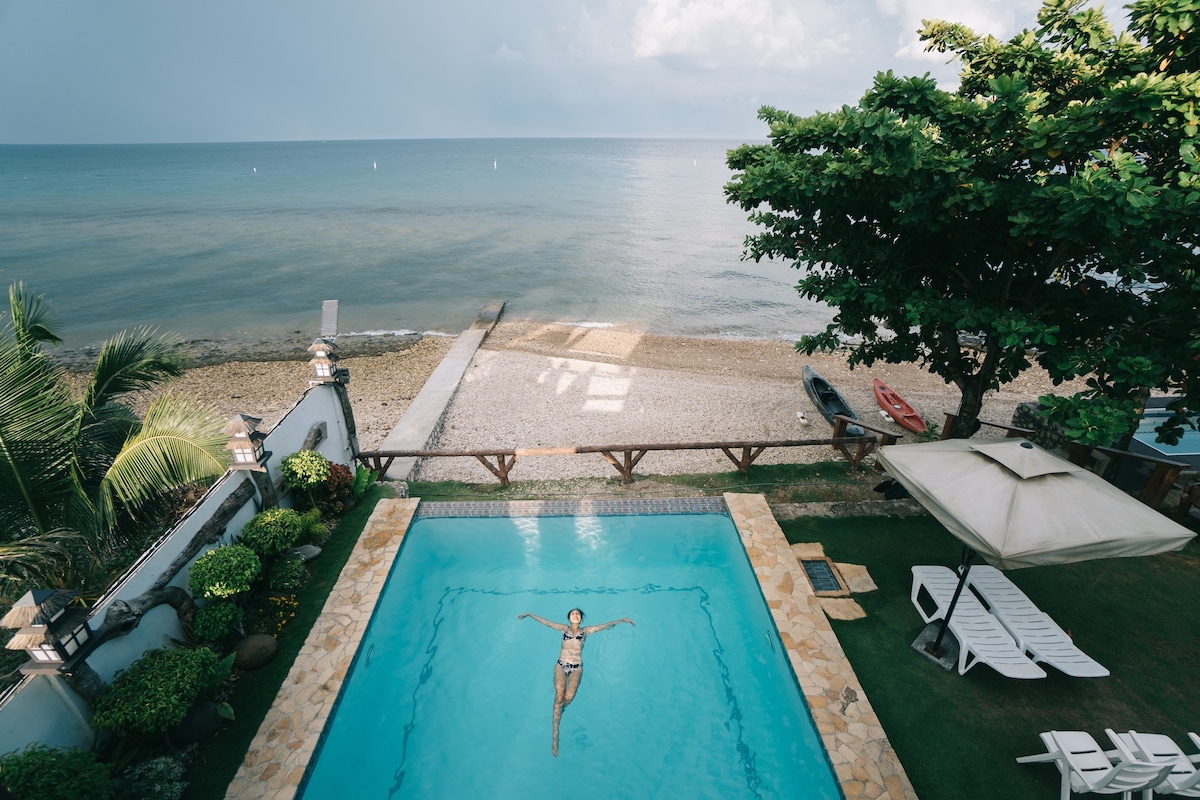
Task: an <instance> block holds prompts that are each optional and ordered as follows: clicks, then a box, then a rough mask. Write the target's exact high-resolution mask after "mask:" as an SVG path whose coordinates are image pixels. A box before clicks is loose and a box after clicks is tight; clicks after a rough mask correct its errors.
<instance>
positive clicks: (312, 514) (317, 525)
mask: <svg viewBox="0 0 1200 800" xmlns="http://www.w3.org/2000/svg"><path fill="white" fill-rule="evenodd" d="M300 522H301V523H302V524H303V525H304V532H303V533H301V534H300V541H301V542H311V543H312V544H315V545H316V546H317V547H324V546H325V543H326V542H328V541H329V533H330V531H329V526H328V525H326V524H325V520H324V519H322V514H321V509H319V508H310V509H309V510H308V511H305V512H304V513H303V514H301V515H300Z"/></svg>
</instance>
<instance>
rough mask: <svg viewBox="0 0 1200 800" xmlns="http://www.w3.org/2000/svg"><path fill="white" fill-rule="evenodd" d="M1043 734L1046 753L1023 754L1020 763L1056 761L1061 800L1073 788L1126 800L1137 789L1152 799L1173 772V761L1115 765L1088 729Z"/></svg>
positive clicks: (1068, 794) (1067, 799)
mask: <svg viewBox="0 0 1200 800" xmlns="http://www.w3.org/2000/svg"><path fill="white" fill-rule="evenodd" d="M1041 737H1042V743H1043V744H1045V745H1046V752H1045V753H1038V754H1036V755H1032V756H1021V757H1020V758H1018V759H1017V763H1018V764H1036V763H1038V762H1045V761H1053V762H1054V763H1055V765H1056V766H1057V767H1058V770H1059V772H1061V773H1062V784H1061V792H1060V793H1059V796H1060V800H1071V792H1072V791H1074V792H1079V793H1080V794H1088V793H1094V794H1119V795H1121V797H1122V798H1124V800H1132V797H1133V793H1134V792H1142V797H1143V798H1145V800H1150V798H1151V797H1152V796H1153V791H1154V787H1155V786H1157V785H1159V784H1160V783H1162V781H1163V778H1165V777H1166V776H1167V775H1168V774H1169V773H1170V772H1171V765H1170V764H1154V763H1150V762H1146V761H1118V762H1117V763H1115V764H1114V763H1113V762H1112V761H1110V760H1109V757H1108V754H1107V753H1105V751H1103V750H1101V749H1100V745H1098V744H1097V743H1096V740H1095V739H1093V738H1092V735H1091V734H1090V733H1088V732H1087V731H1047V732H1046V733H1043V734H1041Z"/></svg>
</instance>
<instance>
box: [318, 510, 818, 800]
mask: <svg viewBox="0 0 1200 800" xmlns="http://www.w3.org/2000/svg"><path fill="white" fill-rule="evenodd" d="M574 606H579V607H581V608H583V609H584V611H585V612H587V619H586V620H585V623H584V624H585V625H586V624H595V623H600V622H605V621H608V620H611V619H617V618H620V617H626V616H628V617H631V618H633V619H634V621H635V622H636V623H637V627H636V628H630V627H629V626H624V625H622V626H619V627H617V628H614V629H612V630H610V631H604V632H602V633H598V634H596V635H594V637H592V638H590V639H589V641H588V643H587V647H586V659H585V664H586V675H585V678H584V679H583V682H582V686H581V688H580V691H579V695H578V697H577V698H576V700H575V702H574V703H573V704H572V705H571V706H570V707H569V708H568V709H567V710H566V712H565V713H564V715H563V721H562V732H561V738H562V741H561V746H560V755H559V758H557V759H555V758H553V757H552V756H551V755H550V717H551V708H552V703H553V689H552V685H551V676H552V665H553V663H554V660H555V658H556V657H557V655H558V645H559V639H560V637H559V636H558V634H557V633H556V632H555V631H553V630H550V629H548V628H545V627H543V626H541V625H538V624H537V623H535V622H533V621H531V620H524V621H518V620H517V615H518V614H521V613H523V612H532V613H535V614H538V615H540V616H544V617H547V618H549V619H552V620H556V621H559V620H564V621H565V616H566V612H567V610H568V609H569V608H571V607H574ZM563 792H568V793H570V794H571V795H572V796H575V797H582V798H587V797H597V798H608V797H616V796H622V797H653V796H660V795H662V796H667V795H669V796H679V797H721V798H726V797H733V798H735V797H746V798H750V797H777V796H787V797H810V798H838V797H841V796H842V795H841V792H840V790H839V788H838V785H837V781H836V779H835V778H834V776H833V774H832V771H831V768H830V766H829V762H828V759H827V757H826V755H825V752H824V749H823V746H822V744H821V741H820V738H819V737H818V735H817V733H816V730H815V728H814V725H813V723H812V720H811V718H810V716H809V712H808V708H807V705H806V704H805V701H804V699H803V697H802V696H801V694H800V692H799V689H798V687H797V684H796V680H795V677H794V675H793V674H792V672H791V668H790V667H789V665H788V661H787V658H786V655H785V653H784V649H783V646H782V644H781V642H780V640H779V636H778V633H777V632H776V630H775V627H774V624H773V623H772V621H771V618H770V615H769V613H768V610H767V608H766V606H765V604H764V602H763V599H762V595H761V593H760V590H759V587H758V583H757V580H756V578H755V576H754V574H753V572H752V571H751V569H750V566H749V564H748V562H747V558H746V553H745V551H744V549H743V548H742V546H741V543H740V542H739V540H738V535H737V532H736V530H735V528H734V526H733V524H732V522H731V520H730V519H729V518H728V517H727V516H724V515H721V514H681V515H662V516H657V515H656V516H577V517H519V518H497V517H488V518H475V519H463V518H452V519H438V518H431V519H418V520H417V521H416V522H415V523H414V524H413V525H412V527H411V528H410V530H409V532H408V535H407V537H406V539H405V542H404V545H403V548H402V551H401V557H400V558H398V559H397V561H396V564H395V566H394V568H393V572H392V575H391V577H390V579H389V582H388V586H387V588H386V589H385V591H384V593H383V595H382V597H381V598H380V601H379V605H378V606H377V608H376V611H375V615H374V617H373V619H372V622H371V625H370V628H369V629H368V631H367V634H366V636H365V637H364V639H363V642H362V644H361V646H360V648H359V651H358V655H357V657H356V659H355V663H354V666H353V669H352V672H351V674H350V676H349V678H348V679H347V682H346V685H345V688H344V689H343V693H342V696H341V698H340V700H339V703H338V707H337V709H336V711H335V714H334V716H333V718H332V720H331V721H330V723H329V725H328V726H327V729H326V732H325V736H324V738H323V741H322V744H321V746H320V748H319V751H318V754H317V758H315V759H314V762H313V763H312V764H311V765H310V773H309V775H308V778H307V781H306V783H305V785H304V788H303V796H304V797H305V798H309V800H312V798H322V797H334V796H336V797H450V796H482V797H489V798H509V797H522V798H525V797H540V796H547V795H551V794H560V793H563Z"/></svg>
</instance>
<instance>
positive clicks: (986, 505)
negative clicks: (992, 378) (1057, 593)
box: [878, 439, 1195, 569]
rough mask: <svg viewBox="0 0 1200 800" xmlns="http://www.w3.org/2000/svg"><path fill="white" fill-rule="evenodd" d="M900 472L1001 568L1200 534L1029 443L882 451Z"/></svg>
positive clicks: (884, 460)
mask: <svg viewBox="0 0 1200 800" xmlns="http://www.w3.org/2000/svg"><path fill="white" fill-rule="evenodd" d="M878 461H879V463H880V464H882V465H883V467H884V468H885V469H886V470H887V471H888V474H890V475H891V476H892V477H893V478H895V479H896V480H897V481H899V482H900V483H901V484H902V485H903V486H904V488H906V489H908V491H909V493H911V494H912V496H913V497H914V498H915V499H916V500H917V501H918V502H919V503H920V504H921V505H923V506H924V507H925V508H926V509H927V510H928V511H929V512H930V513H931V514H933V515H934V517H936V518H937V519H938V521H939V522H941V523H942V524H943V525H944V526H945V527H946V529H947V530H949V531H950V532H951V533H952V534H954V535H955V536H956V537H957V538H958V539H960V540H961V541H962V542H963V543H964V544H965V545H967V547H969V548H971V549H972V550H973V551H975V552H976V553H978V554H979V555H981V556H983V558H984V559H985V560H986V561H988V562H989V563H990V564H992V565H993V566H995V567H998V568H1000V569H1017V568H1019V567H1032V566H1043V565H1047V564H1069V563H1072V562H1075V561H1088V560H1091V559H1094V558H1114V557H1117V556H1148V555H1154V554H1155V553H1165V552H1169V551H1171V550H1178V549H1180V548H1181V547H1183V546H1184V545H1185V544H1187V543H1188V542H1189V541H1190V540H1191V539H1192V537H1193V536H1195V534H1194V533H1192V532H1191V531H1189V530H1188V529H1187V528H1185V527H1183V526H1182V525H1180V524H1178V523H1176V522H1174V521H1173V520H1170V519H1168V518H1167V517H1165V516H1163V515H1162V514H1160V513H1158V512H1157V511H1155V510H1154V509H1152V508H1150V507H1149V506H1146V505H1144V504H1142V503H1140V502H1138V501H1137V500H1135V499H1134V498H1132V497H1130V496H1129V495H1127V494H1125V493H1124V492H1122V491H1121V490H1120V489H1118V488H1116V487H1115V486H1113V485H1111V484H1109V483H1107V482H1106V481H1104V479H1102V478H1101V477H1099V476H1098V475H1094V474H1092V473H1091V472H1088V471H1087V470H1086V469H1084V468H1083V467H1080V466H1077V465H1075V464H1072V463H1071V462H1069V461H1067V460H1065V459H1062V458H1059V457H1058V456H1056V455H1054V454H1053V453H1050V452H1047V451H1046V450H1043V449H1042V448H1040V447H1038V446H1037V445H1035V444H1033V443H1031V442H1028V441H1026V440H1024V439H996V440H991V441H986V440H985V441H978V440H977V441H970V440H967V439H946V440H943V441H940V442H928V443H924V444H913V445H890V446H888V447H883V448H880V449H879V452H878Z"/></svg>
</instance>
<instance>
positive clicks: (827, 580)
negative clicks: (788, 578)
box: [800, 558, 846, 594]
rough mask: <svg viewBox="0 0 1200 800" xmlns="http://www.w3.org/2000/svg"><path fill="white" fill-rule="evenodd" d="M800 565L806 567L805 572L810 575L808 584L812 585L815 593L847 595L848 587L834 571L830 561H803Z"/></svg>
mask: <svg viewBox="0 0 1200 800" xmlns="http://www.w3.org/2000/svg"><path fill="white" fill-rule="evenodd" d="M800 564H801V566H803V567H804V572H805V574H807V575H808V582H809V583H811V584H812V587H813V591H814V592H816V593H817V594H845V593H846V587H845V586H843V585H842V581H841V578H839V577H838V574H837V573H836V572H835V571H834V569H833V564H832V563H830V561H829V559H827V558H821V559H812V560H809V559H802V560H801V561H800Z"/></svg>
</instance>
